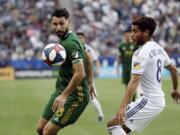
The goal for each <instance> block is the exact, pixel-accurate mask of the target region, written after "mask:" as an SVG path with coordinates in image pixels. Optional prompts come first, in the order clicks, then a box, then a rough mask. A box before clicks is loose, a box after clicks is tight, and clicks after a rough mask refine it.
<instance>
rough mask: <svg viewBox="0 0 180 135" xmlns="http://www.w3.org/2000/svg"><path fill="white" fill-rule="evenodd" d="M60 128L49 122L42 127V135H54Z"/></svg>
mask: <svg viewBox="0 0 180 135" xmlns="http://www.w3.org/2000/svg"><path fill="white" fill-rule="evenodd" d="M59 130H60V128H59V127H58V126H56V125H55V124H54V123H52V122H51V121H49V122H48V123H47V124H46V126H45V127H44V130H43V134H45V135H56V134H57V133H58V131H59Z"/></svg>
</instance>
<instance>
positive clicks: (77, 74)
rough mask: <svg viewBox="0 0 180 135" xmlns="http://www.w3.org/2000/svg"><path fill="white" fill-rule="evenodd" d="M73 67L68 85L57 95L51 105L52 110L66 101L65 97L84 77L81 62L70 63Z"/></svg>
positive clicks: (54, 110)
mask: <svg viewBox="0 0 180 135" xmlns="http://www.w3.org/2000/svg"><path fill="white" fill-rule="evenodd" d="M72 67H73V71H74V74H73V77H72V78H71V80H70V82H69V84H68V86H67V87H66V88H65V89H64V91H63V92H62V93H61V95H59V96H58V97H57V98H56V99H55V101H54V104H53V106H52V110H53V112H56V110H57V109H58V108H60V107H61V106H63V105H64V103H65V102H66V99H67V97H68V96H69V95H70V94H71V93H72V92H73V91H74V90H75V89H76V88H77V86H78V85H79V84H80V83H81V82H82V80H83V79H84V78H85V76H86V73H85V69H84V64H83V62H82V61H81V62H78V63H74V64H72Z"/></svg>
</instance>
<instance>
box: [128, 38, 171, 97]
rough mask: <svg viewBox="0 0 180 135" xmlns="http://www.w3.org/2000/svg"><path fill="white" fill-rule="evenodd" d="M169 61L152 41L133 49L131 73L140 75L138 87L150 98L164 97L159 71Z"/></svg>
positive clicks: (160, 48) (162, 50)
mask: <svg viewBox="0 0 180 135" xmlns="http://www.w3.org/2000/svg"><path fill="white" fill-rule="evenodd" d="M170 63H171V61H170V58H169V56H168V55H167V53H166V52H165V50H164V49H163V48H162V47H160V45H159V44H157V43H156V42H154V41H149V42H146V43H145V44H144V45H143V46H142V47H140V48H139V49H138V50H136V51H135V53H134V55H133V59H132V71H131V73H132V74H139V75H141V80H140V89H141V90H142V92H143V95H144V96H145V97H150V98H151V99H153V98H157V97H164V92H163V91H162V86H161V72H162V70H163V67H164V66H167V65H169V64H170Z"/></svg>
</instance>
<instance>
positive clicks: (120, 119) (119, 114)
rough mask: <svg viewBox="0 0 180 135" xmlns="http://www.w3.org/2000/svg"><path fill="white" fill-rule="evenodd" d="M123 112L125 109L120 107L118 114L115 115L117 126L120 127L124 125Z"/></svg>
mask: <svg viewBox="0 0 180 135" xmlns="http://www.w3.org/2000/svg"><path fill="white" fill-rule="evenodd" d="M125 110H126V109H125V108H123V107H120V109H119V112H118V113H117V116H116V120H117V124H120V125H122V124H123V123H124V121H125V113H126V111H125Z"/></svg>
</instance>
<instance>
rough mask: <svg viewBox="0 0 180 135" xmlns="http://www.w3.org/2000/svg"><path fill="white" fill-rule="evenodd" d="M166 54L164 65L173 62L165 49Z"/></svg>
mask: <svg viewBox="0 0 180 135" xmlns="http://www.w3.org/2000/svg"><path fill="white" fill-rule="evenodd" d="M164 54H165V61H164V66H168V65H169V64H170V63H171V59H170V58H169V56H168V54H167V53H166V51H164Z"/></svg>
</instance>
